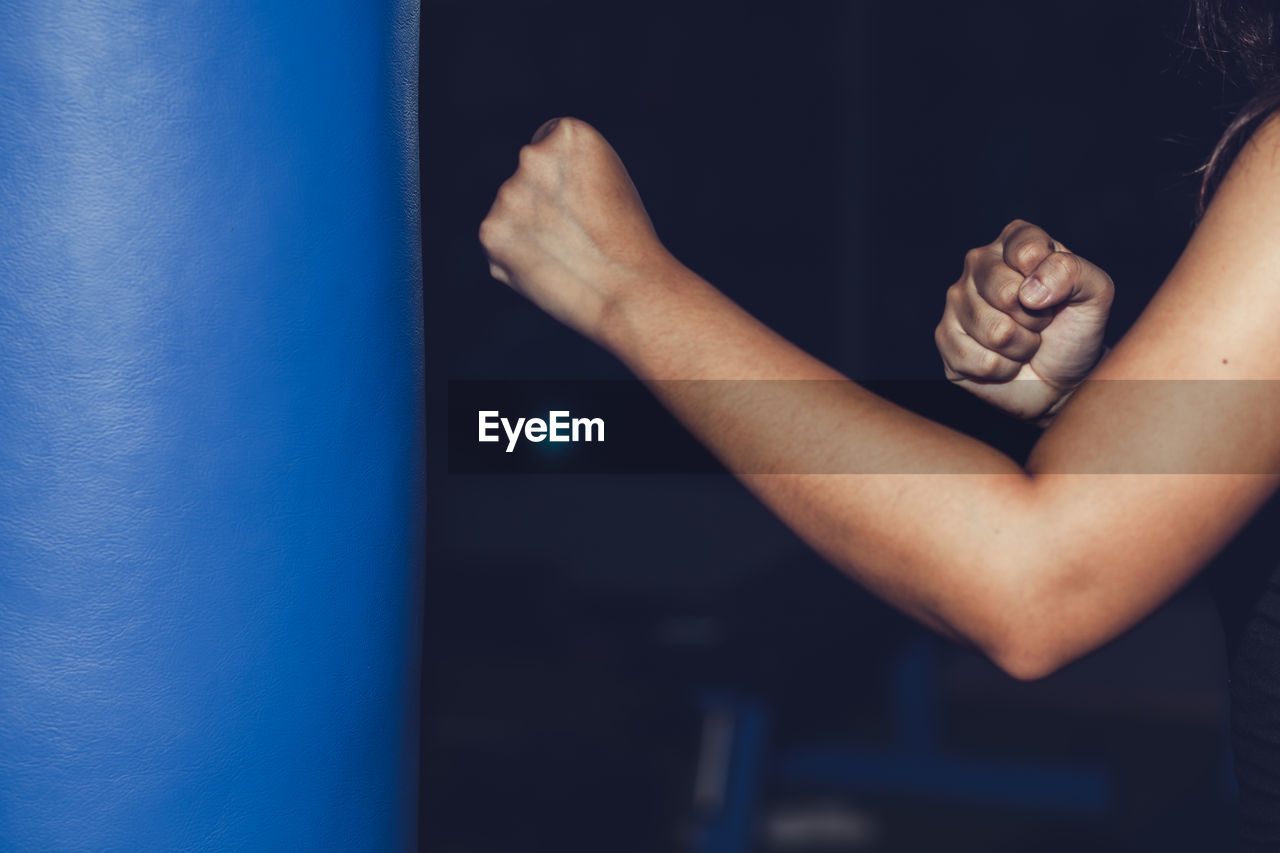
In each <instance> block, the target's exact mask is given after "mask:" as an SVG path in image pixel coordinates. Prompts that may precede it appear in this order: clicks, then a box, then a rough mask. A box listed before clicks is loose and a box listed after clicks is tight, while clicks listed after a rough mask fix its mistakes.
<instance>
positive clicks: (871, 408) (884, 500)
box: [599, 264, 1032, 654]
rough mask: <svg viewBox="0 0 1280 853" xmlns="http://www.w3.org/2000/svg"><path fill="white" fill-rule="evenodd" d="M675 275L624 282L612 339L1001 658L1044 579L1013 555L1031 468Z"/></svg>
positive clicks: (862, 551) (659, 384)
mask: <svg viewBox="0 0 1280 853" xmlns="http://www.w3.org/2000/svg"><path fill="white" fill-rule="evenodd" d="M660 279H661V280H658V281H655V280H652V279H651V280H648V281H640V280H633V281H627V282H620V283H618V286H616V287H611V288H610V290H611V291H612V292H614V293H620V294H624V295H623V296H621V297H619V299H618V300H617V301H616V303H615V304H614V305H613V306H612V308H611V310H610V311H609V313H608V319H607V321H606V322H605V323H603V324H602V328H601V332H600V335H599V339H600V343H602V344H603V345H604V346H606V347H607V348H608V349H610V350H611V351H613V352H614V353H615V354H616V355H617V356H618V357H619V358H620V359H622V360H623V361H624V362H625V363H626V364H627V365H628V366H629V367H630V368H631V369H632V370H633V371H634V372H635V373H636V374H637V375H638V376H639V377H640V378H641V379H643V380H644V381H645V382H646V383H648V385H649V386H650V387H651V388H652V390H653V391H654V393H655V394H656V395H657V396H658V397H659V398H660V399H661V400H662V401H663V403H664V404H665V405H666V406H667V407H668V408H670V409H671V411H672V412H673V413H674V414H675V415H676V416H677V417H678V418H679V419H680V420H681V421H682V422H683V423H684V424H685V425H686V426H687V427H688V428H689V429H690V430H691V431H692V432H693V433H694V434H695V435H697V436H698V438H699V439H701V440H702V441H703V442H704V443H705V444H706V445H707V446H708V447H709V448H710V449H711V450H712V451H713V452H714V453H715V454H716V455H717V456H718V457H719V458H720V459H721V460H722V461H723V462H724V463H725V465H726V467H728V468H729V469H730V470H731V471H733V472H734V473H735V474H737V475H738V476H739V477H740V478H741V479H742V481H743V482H744V483H745V484H746V485H747V487H748V488H750V489H751V490H752V491H753V492H754V493H755V494H756V495H757V496H758V497H759V498H760V499H761V500H762V501H763V502H764V503H765V504H767V505H768V506H769V507H770V508H771V509H772V510H773V511H774V512H775V513H776V514H777V515H778V516H779V517H780V518H782V519H783V520H784V521H785V522H786V523H787V524H788V525H789V526H790V527H792V528H793V529H794V530H795V531H796V532H797V533H798V534H799V535H800V536H801V537H803V538H804V539H805V540H806V541H807V542H809V543H810V544H811V545H812V546H813V547H814V548H815V549H816V550H818V551H819V552H820V553H822V554H823V555H824V556H825V557H827V558H828V559H830V560H831V561H832V562H834V563H835V564H837V565H838V566H840V567H841V568H842V569H843V570H845V571H846V572H848V573H849V574H851V575H852V576H853V577H854V578H855V579H857V580H858V581H859V582H861V583H862V584H863V585H865V586H867V587H868V588H870V589H871V590H872V591H874V592H876V593H877V594H879V595H880V596H882V597H884V598H885V599H887V600H889V601H890V602H892V603H893V604H895V605H897V606H898V607H900V608H902V609H903V610H905V611H906V612H908V613H909V614H911V615H913V616H914V617H916V618H918V619H920V620H921V621H924V622H925V623H927V624H929V625H930V626H932V627H934V628H936V629H938V630H940V631H943V632H944V633H947V634H950V635H952V636H960V637H963V638H965V639H967V640H969V641H972V642H974V643H975V644H977V645H979V646H980V647H982V648H983V649H984V650H985V651H987V652H988V653H991V654H997V653H999V649H998V647H999V646H1000V645H1001V644H1002V643H1003V642H1004V640H1003V638H1004V637H1005V636H1006V632H1007V628H1008V625H1007V624H1006V620H1007V618H1008V608H1009V603H1010V602H1011V601H1015V600H1018V599H1020V598H1022V597H1023V596H1024V595H1025V582H1026V580H1027V578H1028V575H1027V574H1026V573H1025V572H1014V571H1012V566H1013V564H1014V562H1015V561H1014V560H1013V559H1007V558H1008V557H1013V556H1014V555H1016V554H1017V553H1018V551H1019V546H1018V543H1017V540H1018V538H1019V537H1022V536H1025V534H1026V532H1027V531H1028V525H1027V524H1026V523H1024V522H1025V519H1026V516H1027V513H1028V510H1029V506H1030V501H1029V497H1030V489H1031V487H1032V483H1031V480H1030V479H1029V478H1028V477H1027V475H1026V473H1025V472H1024V471H1023V470H1022V468H1021V467H1019V466H1018V465H1017V464H1016V463H1014V462H1013V461H1012V460H1010V459H1009V458H1008V457H1006V456H1004V455H1002V454H1000V453H998V452H996V451H995V450H993V449H992V448H990V447H988V446H987V445H985V444H982V443H981V442H978V441H975V440H973V439H971V438H968V437H966V436H963V435H961V434H959V433H957V432H955V431H953V430H950V429H948V428H946V427H944V426H942V425H940V424H937V423H934V422H931V421H928V420H926V419H924V418H921V417H919V416H917V415H915V414H913V413H911V412H908V411H906V410H904V409H902V408H900V407H898V406H895V405H893V404H891V403H889V402H887V401H885V400H883V399H882V398H880V397H877V396H876V395H874V394H872V393H870V392H868V391H866V390H864V389H862V388H861V387H859V386H858V385H856V384H855V383H853V382H850V381H849V380H848V379H846V378H845V377H843V376H841V375H840V374H839V373H838V372H837V371H835V370H833V369H832V368H830V367H828V366H827V365H824V364H822V363H821V362H819V361H818V360H817V359H815V358H813V357H812V356H810V355H808V354H806V353H804V352H803V351H802V350H800V349H799V348H797V347H795V346H794V345H792V344H791V343H789V342H787V341H786V340H785V339H783V338H782V337H780V336H779V335H777V334H776V333H774V332H773V331H771V330H770V329H768V328H767V327H766V326H764V325H763V324H761V323H760V322H759V321H757V320H756V319H754V318H753V317H751V316H750V315H749V314H747V313H746V312H745V311H744V310H742V309H741V308H740V307H738V306H737V305H736V304H734V303H733V302H732V301H731V300H730V299H728V297H726V296H725V295H724V294H722V293H720V292H719V291H718V290H716V289H715V288H714V287H712V286H711V285H709V284H708V283H706V282H705V281H703V280H702V279H701V278H699V277H698V276H696V275H694V274H693V273H692V272H690V271H689V270H687V269H686V268H684V267H682V266H680V265H679V264H671V265H670V266H668V267H665V268H663V270H662V272H661V274H660ZM850 472H859V473H858V475H856V476H851V475H850ZM923 474H930V475H933V476H920V475H923ZM946 475H963V476H946ZM996 541H999V542H1001V546H1002V549H1003V550H1002V552H1001V553H1000V554H999V555H998V554H997V552H996V549H994V548H993V547H992V544H991V543H993V542H996Z"/></svg>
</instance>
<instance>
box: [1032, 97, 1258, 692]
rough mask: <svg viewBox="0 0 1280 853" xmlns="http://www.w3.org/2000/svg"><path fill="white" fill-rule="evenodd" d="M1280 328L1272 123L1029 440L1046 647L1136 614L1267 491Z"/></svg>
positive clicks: (1038, 618) (1039, 616) (1059, 653)
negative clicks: (1112, 338) (1066, 399)
mask: <svg viewBox="0 0 1280 853" xmlns="http://www.w3.org/2000/svg"><path fill="white" fill-rule="evenodd" d="M1278 327H1280V120H1272V121H1271V122H1269V123H1267V124H1266V125H1264V126H1263V128H1262V129H1261V130H1259V131H1258V132H1257V133H1256V134H1255V136H1254V138H1253V139H1252V140H1251V141H1250V142H1249V143H1248V144H1247V145H1246V146H1245V148H1244V150H1243V151H1242V152H1241V154H1240V156H1239V158H1238V159H1237V161H1236V163H1235V165H1234V166H1233V167H1232V169H1231V171H1230V172H1229V173H1228V175H1227V177H1226V179H1225V180H1224V181H1223V183H1222V186H1221V188H1220V189H1219V191H1218V193H1217V195H1216V197H1215V199H1214V201H1213V203H1212V205H1211V206H1210V208H1209V210H1208V211H1207V212H1206V214H1205V216H1204V218H1203V220H1202V221H1201V223H1200V225H1199V227H1198V228H1197V229H1196V232H1195V234H1194V235H1193V237H1192V239H1191V241H1190V242H1189V244H1188V245H1187V248H1186V250H1185V251H1184V253H1183V255H1182V257H1181V258H1180V259H1179V261H1178V263H1177V265H1176V266H1175V268H1174V269H1173V271H1172V272H1171V273H1170V274H1169V276H1168V278H1167V280H1166V281H1165V283H1164V284H1163V286H1162V287H1161V288H1160V290H1159V292H1158V293H1157V294H1156V296H1155V298H1154V299H1153V300H1152V301H1151V303H1150V305H1149V306H1148V307H1147V309H1146V310H1145V311H1144V313H1143V314H1142V316H1141V317H1140V318H1139V319H1138V321H1137V322H1136V323H1135V324H1134V326H1133V328H1132V329H1131V330H1130V331H1129V332H1128V334H1126V335H1125V337H1124V338H1123V339H1122V340H1121V341H1120V342H1119V343H1118V345H1117V346H1116V347H1115V349H1114V351H1113V352H1112V353H1111V354H1110V356H1109V357H1108V358H1107V359H1106V361H1105V362H1104V363H1103V364H1102V365H1100V366H1099V368H1098V370H1097V371H1096V372H1095V374H1094V376H1093V377H1092V378H1091V380H1090V381H1089V382H1087V383H1086V384H1085V386H1084V387H1082V388H1080V389H1079V390H1078V391H1077V392H1076V394H1075V395H1074V397H1073V399H1072V400H1071V402H1070V403H1069V404H1068V405H1067V406H1066V407H1065V408H1064V410H1063V411H1062V413H1061V414H1060V415H1059V416H1058V418H1057V420H1056V421H1055V422H1054V424H1053V425H1052V426H1051V427H1050V428H1049V429H1048V430H1047V431H1046V432H1045V434H1044V436H1043V437H1042V438H1041V441H1040V442H1039V443H1038V444H1037V446H1036V448H1035V450H1034V452H1033V453H1032V456H1031V459H1030V461H1029V463H1028V467H1029V469H1030V471H1031V473H1032V474H1033V476H1034V482H1035V486H1034V489H1035V495H1036V499H1035V501H1034V507H1035V509H1034V511H1033V512H1032V513H1031V514H1030V518H1029V519H1028V524H1029V526H1030V528H1031V530H1029V531H1027V533H1028V536H1027V538H1026V539H1025V540H1024V541H1026V542H1027V543H1029V544H1028V546H1027V547H1030V548H1038V549H1043V551H1042V553H1043V554H1052V555H1054V559H1053V560H1051V561H1044V562H1042V564H1043V565H1046V566H1048V567H1049V568H1048V569H1047V570H1046V574H1047V575H1048V577H1045V578H1042V580H1043V581H1044V583H1043V584H1041V585H1039V586H1038V587H1037V593H1036V598H1035V599H1034V600H1032V601H1029V602H1027V604H1028V607H1027V610H1028V615H1029V616H1031V617H1032V618H1030V619H1028V621H1027V622H1026V623H1025V624H1038V625H1040V626H1042V627H1041V628H1040V629H1039V630H1040V631H1042V632H1043V635H1042V636H1040V637H1038V638H1037V643H1036V648H1038V649H1040V650H1041V651H1040V652H1039V654H1042V655H1047V656H1048V657H1050V658H1051V659H1052V660H1054V661H1056V662H1061V661H1064V660H1069V659H1071V658H1073V657H1076V656H1078V655H1079V654H1083V653H1084V652H1086V651H1088V650H1090V649H1092V648H1094V647H1096V646H1097V645H1100V644H1101V643H1103V642H1105V641H1106V640H1108V639H1110V638H1111V637H1113V636H1115V635H1116V634H1118V633H1120V632H1121V631H1123V630H1125V629H1126V628H1128V627H1129V626H1131V625H1133V624H1134V623H1136V622H1137V621H1138V620H1140V619H1141V618H1143V617H1144V616H1146V615H1147V614H1148V613H1150V612H1151V611H1152V610H1154V609H1155V608H1156V607H1157V606H1159V604H1160V603H1162V602H1163V601H1164V600H1165V599H1167V598H1168V597H1169V596H1171V595H1172V594H1173V593H1174V592H1175V591H1176V590H1177V589H1178V588H1179V587H1180V586H1181V585H1182V584H1184V583H1185V582H1186V581H1187V580H1188V579H1189V578H1190V577H1191V576H1192V575H1193V574H1194V573H1195V572H1196V571H1197V570H1198V569H1199V568H1200V567H1201V566H1203V565H1204V564H1205V563H1206V562H1207V561H1208V560H1209V559H1211V558H1212V556H1213V555H1214V554H1215V553H1216V552H1217V551H1218V550H1219V549H1220V548H1221V547H1223V546H1224V545H1225V544H1226V542H1227V541H1228V540H1229V539H1230V538H1231V537H1232V536H1233V535H1234V534H1235V533H1236V532H1237V531H1238V530H1239V529H1240V527H1241V526H1242V525H1243V524H1244V523H1245V522H1246V521H1247V520H1248V518H1249V517H1250V516H1251V515H1253V513H1254V512H1256V511H1257V509H1258V508H1259V507H1260V506H1261V505H1262V503H1264V502H1265V501H1266V500H1267V498H1268V497H1269V496H1270V495H1271V494H1272V492H1273V491H1274V490H1275V489H1276V487H1277V484H1278V483H1280V478H1278V477H1277V476H1276V472H1277V471H1280V382H1277V381H1275V380H1280V334H1277V329H1278ZM1189 380H1194V381H1189ZM1257 380H1264V381H1257ZM1277 545H1278V546H1280V542H1278V543H1277ZM1037 562H1039V561H1037ZM1032 668H1033V669H1034V668H1035V667H1034V666H1033V667H1032Z"/></svg>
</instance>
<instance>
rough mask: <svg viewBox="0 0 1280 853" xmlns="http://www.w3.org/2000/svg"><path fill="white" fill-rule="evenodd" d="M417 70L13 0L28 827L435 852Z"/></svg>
mask: <svg viewBox="0 0 1280 853" xmlns="http://www.w3.org/2000/svg"><path fill="white" fill-rule="evenodd" d="M416 61H417V6H416V3H413V2H405V0H400V1H399V2H397V1H396V0H379V2H373V0H345V2H329V0H317V2H314V3H305V4H304V3H293V2H284V0H275V2H249V0H217V2H196V0H184V2H177V1H176V0H175V2H158V0H156V2H142V0H78V2H75V3H72V2H66V0H3V2H0V850H3V851H41V853H43V851H53V850H92V851H114V850H121V851H147V850H157V851H158V850H164V851H170V850H237V851H239V850H270V851H285V850H304V849H305V850H343V851H355V850H379V851H382V850H394V849H402V848H405V847H407V846H409V845H410V844H411V843H412V840H411V835H412V831H413V829H412V827H413V809H414V805H415V802H414V801H415V799H416V798H415V795H414V794H415V792H414V783H415V776H416V771H415V767H416V747H417V742H416V734H415V732H416V722H417V713H416V711H417V709H416V707H415V702H416V700H417V695H416V694H417V681H418V668H417V645H416V643H417V635H418V630H419V627H420V626H419V624H418V619H419V616H418V613H419V609H418V606H417V605H418V594H419V589H420V580H421V578H420V570H421V565H420V561H421V542H420V533H419V532H418V531H419V530H420V526H421V484H422V477H421V468H422V458H421V454H422V443H421V437H422V393H421V392H422V340H421V334H422V321H421V302H420V300H421V290H420V283H419V273H420V269H419V257H418V251H419V250H418V242H417V237H418V234H417V200H416V193H417V176H416V158H417V151H416V94H415V86H416Z"/></svg>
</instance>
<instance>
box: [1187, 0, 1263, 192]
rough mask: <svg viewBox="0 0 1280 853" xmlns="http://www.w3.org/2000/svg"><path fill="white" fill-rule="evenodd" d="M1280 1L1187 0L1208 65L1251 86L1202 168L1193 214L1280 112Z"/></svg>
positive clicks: (1195, 35)
mask: <svg viewBox="0 0 1280 853" xmlns="http://www.w3.org/2000/svg"><path fill="white" fill-rule="evenodd" d="M1278 23H1280V0H1191V27H1192V30H1193V35H1194V37H1195V40H1196V42H1197V43H1198V44H1199V46H1200V47H1201V48H1202V49H1203V50H1204V52H1205V54H1206V55H1207V56H1208V58H1209V61H1210V62H1211V63H1212V64H1213V65H1214V67H1216V68H1217V69H1218V70H1220V71H1222V72H1223V73H1224V74H1230V75H1232V76H1235V77H1237V78H1242V79H1243V81H1244V82H1247V83H1248V84H1250V85H1251V86H1252V87H1253V92H1254V93H1253V96H1252V97H1251V98H1250V99H1249V100H1248V102H1246V103H1245V105H1244V106H1243V107H1242V108H1241V109H1240V112H1239V113H1237V114H1236V117H1235V118H1234V119H1232V121H1231V124H1230V125H1228V126H1227V129H1226V130H1225V131H1224V132H1223V134H1222V137H1221V138H1220V139H1219V140H1218V144H1217V145H1215V146H1214V148H1213V153H1212V154H1210V155H1209V160H1208V162H1206V163H1205V165H1204V167H1203V171H1204V179H1203V180H1202V181H1201V183H1200V197H1199V199H1198V201H1197V208H1198V212H1199V213H1201V214H1203V213H1204V209H1205V207H1207V206H1208V204H1209V199H1210V198H1211V197H1212V196H1213V193H1214V191H1216V190H1217V189H1218V185H1219V184H1220V183H1222V178H1223V175H1225V174H1226V172H1227V169H1229V168H1230V167H1231V163H1232V162H1233V161H1234V160H1235V158H1236V155H1237V154H1239V153H1240V149H1241V148H1243V147H1244V144H1245V142H1246V141H1248V139H1249V137H1250V136H1251V135H1252V134H1253V132H1254V131H1255V130H1257V128H1258V127H1259V126H1260V125H1261V124H1262V123H1263V122H1265V121H1266V120H1267V118H1268V117H1269V116H1271V115H1272V114H1273V113H1274V112H1276V111H1277V109H1280V55H1278V54H1277V48H1278V47H1280V33H1278V32H1277V24H1278Z"/></svg>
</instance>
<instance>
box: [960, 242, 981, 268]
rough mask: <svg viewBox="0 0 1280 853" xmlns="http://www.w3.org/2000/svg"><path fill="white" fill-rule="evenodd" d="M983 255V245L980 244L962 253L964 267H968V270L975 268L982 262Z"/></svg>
mask: <svg viewBox="0 0 1280 853" xmlns="http://www.w3.org/2000/svg"><path fill="white" fill-rule="evenodd" d="M985 257H986V247H985V246H981V247H978V248H975V249H970V250H969V251H967V252H965V253H964V266H965V269H969V270H972V269H975V268H976V267H977V266H978V265H979V264H981V263H982V262H983V260H984V259H985Z"/></svg>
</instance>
